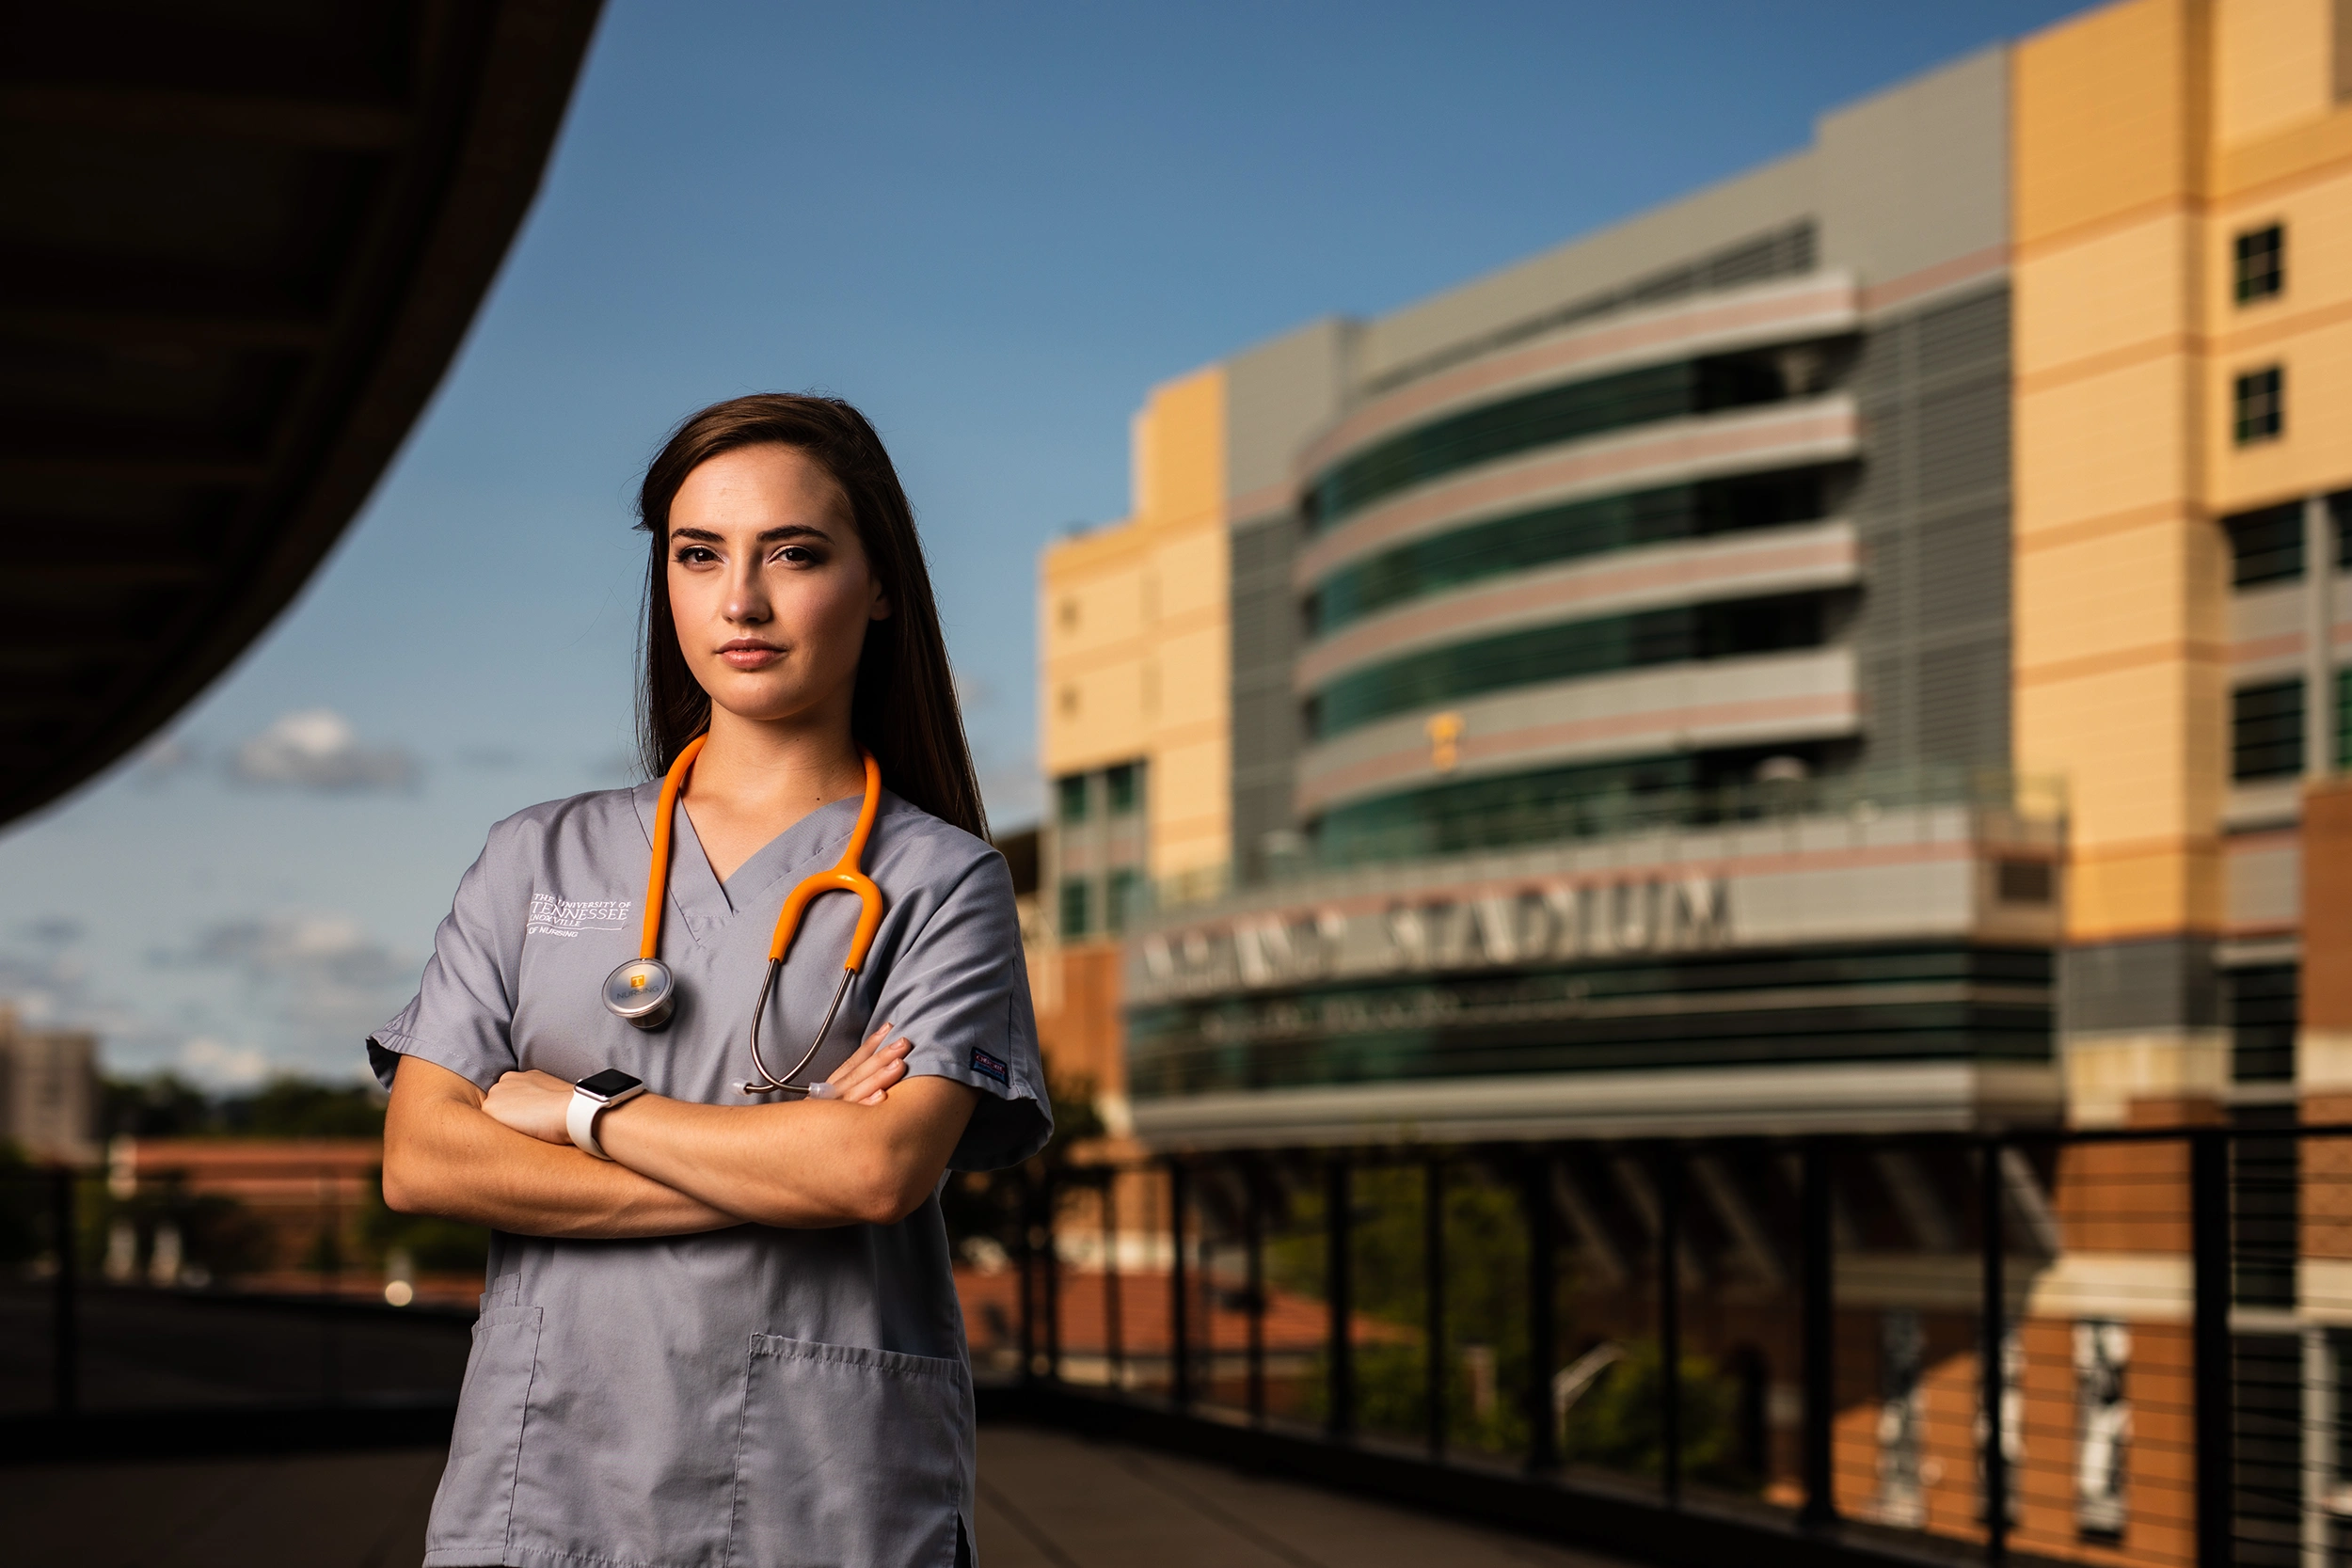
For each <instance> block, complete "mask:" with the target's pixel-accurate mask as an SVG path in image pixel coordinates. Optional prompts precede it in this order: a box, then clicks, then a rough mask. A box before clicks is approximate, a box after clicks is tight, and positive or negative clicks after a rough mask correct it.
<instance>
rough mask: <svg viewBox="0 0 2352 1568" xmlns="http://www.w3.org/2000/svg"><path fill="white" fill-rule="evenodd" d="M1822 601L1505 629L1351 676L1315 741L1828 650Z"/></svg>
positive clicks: (1324, 702)
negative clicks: (1423, 711) (1631, 675)
mask: <svg viewBox="0 0 2352 1568" xmlns="http://www.w3.org/2000/svg"><path fill="white" fill-rule="evenodd" d="M1822 608H1823V598H1822V595H1820V594H1783V595H1779V596H1776V597H1772V598H1764V599H1726V600H1722V601H1719V602H1717V603H1715V604H1699V605H1676V606H1674V607H1672V608H1670V609H1666V610H1642V611H1640V612H1638V613H1635V614H1631V615H1601V616H1596V617H1594V618H1592V619H1590V620H1585V621H1569V622H1566V623H1564V624H1561V625H1557V626H1535V627H1532V628H1530V629H1528V630H1525V631H1514V632H1505V633H1503V634H1502V635H1501V636H1499V637H1486V638H1481V639H1479V640H1478V641H1474V642H1456V643H1454V645H1452V646H1451V647H1444V648H1435V649H1431V650H1428V651H1426V652H1422V653H1417V654H1408V655H1406V656H1405V657H1401V658H1394V659H1391V660H1389V661H1388V662H1387V663H1384V664H1375V665H1373V666H1371V667H1370V668H1369V669H1364V670H1359V671H1356V672H1355V673H1351V674H1347V675H1343V676H1341V677H1340V678H1339V679H1337V680H1335V681H1333V682H1332V683H1331V684H1330V685H1329V686H1327V687H1325V688H1324V689H1322V690H1321V691H1319V692H1317V693H1316V694H1315V700H1314V703H1313V705H1312V706H1311V710H1310V711H1311V714H1312V715H1313V721H1314V725H1315V734H1316V735H1317V736H1318V737H1328V736H1335V735H1339V734H1341V733H1343V732H1344V731H1346V730H1351V729H1354V728H1355V727H1357V726H1358V725H1359V724H1369V723H1372V722H1373V721H1375V720H1380V719H1385V718H1388V717H1389V716H1390V715H1391V714H1397V713H1407V712H1410V711H1412V710H1413V709H1415V708H1420V707H1428V706H1432V705H1436V704H1438V703H1444V702H1451V701H1454V699H1456V698H1461V697H1474V696H1477V695H1479V694H1481V693H1483V692H1488V691H1500V690H1504V689H1508V688H1511V687H1515V686H1534V685H1538V684H1540V683H1543V682H1546V681H1560V680H1573V679H1576V678H1579V677H1581V676H1586V675H1599V674H1606V673H1611V672H1613V671H1618V670H1635V669H1641V668H1644V667H1645V666H1648V665H1654V664H1678V663H1682V662H1685V661H1688V660H1692V659H1705V658H1728V657H1737V656H1740V655H1743V654H1761V653H1772V652H1777V651H1779V650H1782V649H1786V648H1810V647H1818V646H1820V643H1821V641H1822V638H1823V636H1824V633H1825V630H1826V627H1825V624H1824V623H1825V621H1826V617H1825V616H1824V615H1823V613H1822Z"/></svg>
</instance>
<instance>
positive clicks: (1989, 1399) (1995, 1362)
mask: <svg viewBox="0 0 2352 1568" xmlns="http://www.w3.org/2000/svg"><path fill="white" fill-rule="evenodd" d="M1980 1158H1981V1159H1982V1161H1983V1165H1982V1168H1981V1169H1979V1171H1978V1173H1977V1176H1978V1196H1977V1205H1978V1209H1979V1222H1978V1225H1979V1230H1980V1231H1981V1233H1982V1236H1981V1240H1982V1258H1983V1285H1984V1301H1983V1304H1982V1306H1981V1307H1979V1308H1978V1312H1979V1317H1980V1318H1981V1319H1982V1320H1983V1321H1982V1323H1980V1324H1979V1326H1980V1327H1981V1329H1982V1331H1983V1348H1982V1349H1981V1350H1979V1352H1978V1354H1979V1357H1981V1359H1982V1364H1983V1365H1982V1370H1983V1373H1984V1376H1983V1379H1982V1382H1983V1385H1984V1391H1983V1393H1982V1395H1981V1396H1980V1397H1981V1399H1982V1400H1983V1402H1984V1460H1983V1465H1984V1560H1985V1562H1986V1563H1987V1564H1988V1565H1989V1568H1997V1565H1998V1564H2000V1563H2003V1562H2006V1561H2008V1560H2009V1451H2008V1449H2006V1448H2005V1447H2004V1446H2003V1438H2004V1436H2005V1435H2006V1433H2005V1432H2004V1429H2003V1426H2002V1422H2003V1420H2004V1413H2003V1410H2002V1402H2003V1400H2004V1398H2005V1397H2006V1396H2007V1394H2008V1391H2009V1388H2008V1372H2007V1367H2006V1365H2005V1361H2004V1347H2005V1345H2006V1343H2007V1340H2008V1316H2009V1301H2008V1297H2007V1284H2006V1281H2005V1280H2004V1279H2003V1277H2002V1266H2003V1262H2004V1259H2003V1249H2004V1247H2005V1245H2006V1243H2005V1241H2004V1240H2003V1237H2002V1230H2001V1221H2002V1207H2003V1204H2004V1203H2005V1202H2006V1194H2005V1193H2004V1192H2003V1189H2002V1184H2001V1183H2002V1176H2001V1140H2000V1139H1998V1138H1988V1139H1987V1140H1985V1145H1984V1149H1983V1152H1982V1155H1981V1156H1980Z"/></svg>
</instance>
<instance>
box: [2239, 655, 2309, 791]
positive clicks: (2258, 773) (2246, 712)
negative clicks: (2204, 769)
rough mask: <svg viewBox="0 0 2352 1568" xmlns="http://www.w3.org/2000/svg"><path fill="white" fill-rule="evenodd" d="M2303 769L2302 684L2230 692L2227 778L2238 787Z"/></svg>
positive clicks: (2274, 684) (2276, 683)
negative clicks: (2228, 775) (2237, 783)
mask: <svg viewBox="0 0 2352 1568" xmlns="http://www.w3.org/2000/svg"><path fill="white" fill-rule="evenodd" d="M2302 770H2303V683H2302V682H2301V681H2299V680H2292V681H2271V682H2269V683H2267V684H2265V685H2263V686H2241V687H2239V688H2238V689H2236V690H2235V691H2233V692H2231V693H2230V777H2231V778H2233V779H2235V780H2237V781H2238V782H2240V783H2241V784H2243V783H2249V782H2251V781H2254V780H2257V779H2280V778H2292V777H2293V776H2294V775H2296V774H2297V773H2300V772H2301V771H2302Z"/></svg>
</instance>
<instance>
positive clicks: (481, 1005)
mask: <svg viewBox="0 0 2352 1568" xmlns="http://www.w3.org/2000/svg"><path fill="white" fill-rule="evenodd" d="M515 833H516V823H515V822H514V821H513V820H512V819H510V820H509V821H506V822H501V823H500V824H499V825H498V826H497V827H496V828H493V829H491V830H490V837H489V842H488V843H486V844H485V845H484V846H483V849H482V854H481V856H480V857H479V858H478V859H476V860H475V862H474V863H473V864H472V865H471V866H470V867H469V868H468V869H467V872H466V875H465V876H464V878H463V879H460V880H459V881H458V884H457V896H456V898H455V899H454V900H453V902H452V904H451V906H450V911H449V914H448V916H447V917H446V918H444V919H443V920H442V922H441V926H440V929H439V930H437V931H436V932H435V933H434V934H433V957H432V958H430V959H428V960H426V962H425V966H424V977H423V978H422V979H421V981H419V982H418V986H417V994H416V998H415V1000H413V1001H411V1002H410V1003H409V1004H408V1006H405V1007H403V1008H402V1009H401V1010H400V1012H399V1014H398V1016H396V1017H395V1018H393V1020H392V1021H391V1022H389V1023H387V1024H386V1025H384V1027H383V1028H381V1029H378V1030H377V1031H376V1032H375V1033H374V1034H373V1035H371V1036H370V1037H368V1066H369V1067H370V1068H371V1069H373V1070H374V1073H375V1076H376V1078H377V1080H378V1081H379V1082H381V1083H382V1084H383V1085H384V1086H385V1087H386V1088H387V1089H389V1088H390V1087H391V1086H392V1074H393V1072H394V1071H395V1070H396V1069H398V1068H399V1066H400V1058H401V1057H403V1056H421V1057H423V1058H424V1059H425V1060H426V1061H428V1062H431V1063H433V1064H434V1065H436V1066H437V1067H445V1068H447V1069H449V1070H450V1071H452V1072H453V1073H456V1074H457V1075H458V1076H459V1077H460V1078H463V1079H466V1080H467V1081H468V1082H469V1083H471V1084H472V1085H474V1086H475V1087H476V1088H480V1089H487V1088H488V1087H489V1086H490V1085H493V1084H495V1083H497V1082H498V1080H499V1075H500V1074H501V1073H506V1072H512V1071H514V1070H515V1067H516V1060H515V1043H514V1032H513V1025H514V1022H515V990H516V984H515V982H516V973H517V972H518V970H519V969H520V967H521V963H522V940H523V931H524V927H525V926H526V925H527V924H528V922H527V920H526V919H525V916H526V915H527V914H528V913H529V912H530V906H531V890H530V887H529V885H528V880H527V879H526V878H524V877H523V876H522V875H521V872H520V868H519V866H518V865H517V864H516V857H515V855H514V854H513V852H512V849H513V840H514V837H515Z"/></svg>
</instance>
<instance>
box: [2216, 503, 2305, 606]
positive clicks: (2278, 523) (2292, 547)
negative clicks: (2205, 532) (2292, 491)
mask: <svg viewBox="0 0 2352 1568" xmlns="http://www.w3.org/2000/svg"><path fill="white" fill-rule="evenodd" d="M2221 529H2222V531H2223V532H2224V533H2226V534H2228V535H2229V538H2230V584H2231V586H2232V587H2233V588H2253V587H2257V586H2259V585H2260V584H2263V583H2265V582H2285V581H2287V580H2289V579H2290V578H2299V577H2301V576H2302V575H2303V507H2302V503H2301V502H2299V501H2289V502H2287V503H2286V504H2285V505H2284V506H2265V507H2264V508H2263V509H2262V510H2261V511H2260V512H2241V513H2239V514H2238V515H2236V516H2234V517H2224V518H2222V519H2221Z"/></svg>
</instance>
